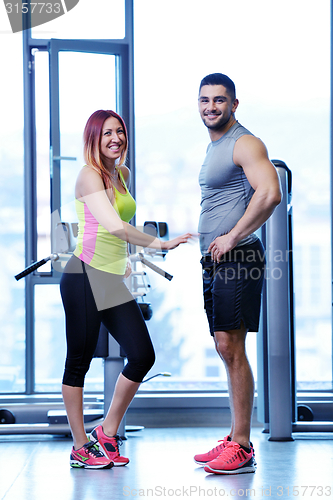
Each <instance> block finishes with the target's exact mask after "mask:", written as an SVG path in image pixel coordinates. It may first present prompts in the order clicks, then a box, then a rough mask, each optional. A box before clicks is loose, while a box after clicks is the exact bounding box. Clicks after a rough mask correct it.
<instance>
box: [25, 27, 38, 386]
mask: <svg viewBox="0 0 333 500" xmlns="http://www.w3.org/2000/svg"><path fill="white" fill-rule="evenodd" d="M29 38H30V30H25V31H24V32H23V92H24V217H25V264H26V266H28V265H30V264H31V263H32V262H34V261H35V260H37V189H36V179H37V175H36V119H35V67H34V56H33V54H32V49H31V47H30V46H29ZM34 292H35V289H34V282H33V280H32V275H28V276H27V277H26V278H25V311H26V312H25V326H26V350H25V376H26V393H27V394H32V393H33V392H34V389H35V336H34V323H35V311H34Z"/></svg>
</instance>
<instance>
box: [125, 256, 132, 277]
mask: <svg viewBox="0 0 333 500" xmlns="http://www.w3.org/2000/svg"><path fill="white" fill-rule="evenodd" d="M131 274H132V266H131V261H130V260H129V259H127V264H126V271H125V274H124V277H125V278H128V277H129V276H130V275H131Z"/></svg>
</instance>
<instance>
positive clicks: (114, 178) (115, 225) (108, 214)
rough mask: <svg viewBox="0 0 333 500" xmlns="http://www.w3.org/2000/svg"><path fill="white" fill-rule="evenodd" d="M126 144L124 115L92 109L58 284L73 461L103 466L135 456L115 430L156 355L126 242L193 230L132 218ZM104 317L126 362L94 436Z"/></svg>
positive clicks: (156, 243) (153, 243) (145, 242)
mask: <svg viewBox="0 0 333 500" xmlns="http://www.w3.org/2000/svg"><path fill="white" fill-rule="evenodd" d="M127 146H128V142H127V131H126V127H125V123H124V121H123V120H122V118H121V117H120V116H119V115H117V114H116V113H115V112H113V111H104V110H99V111H96V112H95V113H93V114H92V115H91V117H90V118H89V120H88V122H87V124H86V127H85V130H84V156H85V160H86V163H87V164H86V165H85V166H84V167H83V168H82V170H81V171H80V173H79V175H78V178H77V181H76V186H75V204H76V210H77V215H78V220H79V234H78V241H77V247H76V249H75V251H74V255H73V256H72V257H71V259H70V260H69V262H68V263H67V265H66V268H65V270H64V273H63V276H62V279H61V283H60V290H61V296H62V301H63V305H64V309H65V315H66V337H67V358H66V365H65V372H64V377H63V385H62V394H63V399H64V403H65V407H66V412H67V417H68V422H69V425H70V428H71V431H72V435H73V441H74V443H73V448H72V452H71V456H70V465H71V466H72V467H84V468H91V469H100V468H110V467H112V466H113V465H116V466H119V465H126V464H127V463H128V462H129V460H128V458H125V457H122V456H120V454H119V447H118V440H119V437H118V436H117V430H118V427H119V424H120V422H121V420H122V418H123V416H124V414H125V412H126V410H127V408H128V406H129V404H130V402H131V401H132V399H133V397H134V395H135V393H136V392H137V390H138V388H139V386H140V383H141V382H142V380H143V378H144V376H145V375H146V374H147V372H148V371H149V370H150V368H151V367H152V365H153V364H154V361H155V353H154V349H153V346H152V342H151V339H150V336H149V333H148V330H147V327H146V324H145V321H144V319H143V316H142V314H141V311H140V308H139V306H138V304H137V303H136V301H135V300H134V299H133V296H132V295H131V293H130V292H129V290H128V288H127V287H126V285H125V283H124V277H127V276H129V274H130V265H129V261H128V254H127V245H128V243H132V244H134V245H140V246H143V247H150V248H153V249H161V248H162V249H166V250H171V249H173V248H176V247H177V246H178V245H179V244H181V243H186V242H187V240H188V239H189V238H190V236H191V235H190V234H185V235H183V236H179V237H177V238H175V239H173V240H170V241H166V242H165V241H163V242H162V241H160V240H159V239H158V238H154V237H152V236H149V235H147V234H145V233H142V232H140V231H138V230H137V229H136V228H134V227H133V226H132V225H130V224H129V221H130V220H131V218H132V217H133V216H134V213H135V201H134V199H133V198H132V196H131V195H130V193H129V191H128V189H127V185H126V183H127V182H128V180H129V174H130V172H129V170H128V168H127V167H126V166H125V165H124V162H125V159H126V153H127ZM101 322H103V324H104V325H105V327H106V328H107V329H108V330H109V332H110V333H111V334H112V336H113V337H114V338H115V339H116V340H117V342H118V343H119V344H120V346H121V347H122V349H123V350H124V352H125V354H126V358H127V360H128V362H127V364H126V366H125V367H124V370H123V372H122V373H121V374H120V375H119V378H118V381H117V383H116V387H115V390H114V395H113V399H112V401H111V405H110V408H109V411H108V413H107V415H106V417H105V419H104V422H103V424H102V425H99V426H97V427H96V428H95V429H94V430H93V431H92V433H91V435H90V441H89V439H88V437H87V435H86V432H85V429H84V422H83V385H84V377H85V374H86V373H87V371H88V369H89V365H90V362H91V360H92V357H93V354H94V352H95V349H96V345H97V340H98V334H99V329H100V325H101ZM97 443H98V446H96V444H97ZM101 450H102V451H103V453H102V452H101Z"/></svg>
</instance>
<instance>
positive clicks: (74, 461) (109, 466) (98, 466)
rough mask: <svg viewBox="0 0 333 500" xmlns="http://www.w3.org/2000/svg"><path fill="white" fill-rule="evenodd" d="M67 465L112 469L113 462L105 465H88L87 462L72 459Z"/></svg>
mask: <svg viewBox="0 0 333 500" xmlns="http://www.w3.org/2000/svg"><path fill="white" fill-rule="evenodd" d="M69 465H70V466H71V467H72V468H73V469H112V467H113V465H114V464H113V462H110V463H109V464H106V465H88V464H83V463H82V462H79V461H77V460H73V461H71V462H70V463H69Z"/></svg>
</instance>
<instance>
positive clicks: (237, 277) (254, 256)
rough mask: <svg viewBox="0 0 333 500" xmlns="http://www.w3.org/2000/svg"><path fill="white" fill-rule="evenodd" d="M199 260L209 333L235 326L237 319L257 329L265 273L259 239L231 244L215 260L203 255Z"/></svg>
mask: <svg viewBox="0 0 333 500" xmlns="http://www.w3.org/2000/svg"><path fill="white" fill-rule="evenodd" d="M201 264H202V269H203V275H202V278H203V294H204V304H205V310H206V314H207V318H208V323H209V329H210V333H211V334H212V335H214V332H218V331H226V330H234V329H239V328H240V327H241V322H243V324H244V325H245V327H246V328H247V329H248V331H250V332H257V331H258V329H259V316H260V305H261V292H262V286H263V281H264V274H265V251H264V248H263V246H262V244H261V241H260V240H259V239H258V240H256V241H255V242H254V243H251V244H250V245H243V246H240V247H236V248H234V249H233V250H231V251H230V252H228V253H227V254H225V255H223V256H222V257H221V261H220V262H219V263H217V262H213V261H212V260H211V257H210V255H206V256H204V257H202V259H201Z"/></svg>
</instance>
